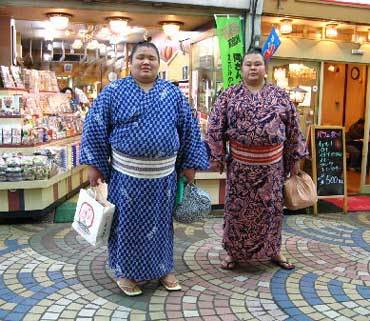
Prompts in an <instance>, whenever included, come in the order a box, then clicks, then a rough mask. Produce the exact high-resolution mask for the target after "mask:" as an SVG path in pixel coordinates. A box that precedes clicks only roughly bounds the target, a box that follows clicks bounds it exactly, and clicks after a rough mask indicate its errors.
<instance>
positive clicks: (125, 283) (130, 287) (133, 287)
mask: <svg viewBox="0 0 370 321" xmlns="http://www.w3.org/2000/svg"><path fill="white" fill-rule="evenodd" d="M117 285H118V287H119V288H120V289H121V290H122V292H123V293H124V294H126V295H127V296H137V295H140V294H143V291H142V290H141V289H140V288H139V286H138V285H137V284H136V283H135V282H133V281H131V280H128V279H119V280H117Z"/></svg>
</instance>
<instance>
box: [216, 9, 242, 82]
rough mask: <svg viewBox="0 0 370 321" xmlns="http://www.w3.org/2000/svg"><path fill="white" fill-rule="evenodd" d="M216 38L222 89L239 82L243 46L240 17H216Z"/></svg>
mask: <svg viewBox="0 0 370 321" xmlns="http://www.w3.org/2000/svg"><path fill="white" fill-rule="evenodd" d="M215 19H216V26H217V38H218V43H219V47H220V53H221V63H222V74H223V82H224V89H226V88H228V87H230V86H232V85H236V84H238V83H240V81H241V74H240V67H241V64H242V59H243V53H244V46H243V31H242V29H243V28H242V22H241V17H235V16H231V17H230V16H217V15H215Z"/></svg>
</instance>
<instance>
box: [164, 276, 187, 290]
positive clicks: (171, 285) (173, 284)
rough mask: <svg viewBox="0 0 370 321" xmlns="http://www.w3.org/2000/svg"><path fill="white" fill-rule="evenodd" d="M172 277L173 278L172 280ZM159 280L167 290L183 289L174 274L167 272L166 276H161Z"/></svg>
mask: <svg viewBox="0 0 370 321" xmlns="http://www.w3.org/2000/svg"><path fill="white" fill-rule="evenodd" d="M171 278H172V280H170V279H171ZM159 282H161V284H162V285H163V286H164V288H165V289H166V290H167V291H180V290H181V289H182V288H181V285H180V284H179V282H178V281H177V279H176V277H175V275H173V274H167V275H165V276H164V277H161V278H160V279H159Z"/></svg>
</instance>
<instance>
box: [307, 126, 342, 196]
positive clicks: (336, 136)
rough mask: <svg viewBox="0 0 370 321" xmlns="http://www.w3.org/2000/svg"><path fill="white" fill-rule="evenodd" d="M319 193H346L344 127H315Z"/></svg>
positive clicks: (325, 194)
mask: <svg viewBox="0 0 370 321" xmlns="http://www.w3.org/2000/svg"><path fill="white" fill-rule="evenodd" d="M314 137H315V139H314V142H315V150H316V153H315V154H316V155H315V158H316V159H315V160H316V162H315V163H316V170H317V195H318V196H327V195H344V183H345V182H344V180H345V175H346V173H345V170H344V157H345V153H344V146H343V142H344V139H343V128H341V127H339V128H335V127H332V128H330V127H322V128H317V127H316V128H314Z"/></svg>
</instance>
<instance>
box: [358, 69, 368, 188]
mask: <svg viewBox="0 0 370 321" xmlns="http://www.w3.org/2000/svg"><path fill="white" fill-rule="evenodd" d="M369 78H370V64H367V68H366V79H365V81H366V82H367V84H366V103H365V127H364V144H363V146H362V161H361V180H360V193H364V194H369V193H370V181H369V183H368V184H366V176H367V174H368V173H367V167H368V166H367V153H368V151H369V150H368V149H369V148H368V147H369V127H370V79H369ZM369 165H370V164H369ZM369 167H370V166H369Z"/></svg>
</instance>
